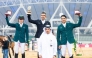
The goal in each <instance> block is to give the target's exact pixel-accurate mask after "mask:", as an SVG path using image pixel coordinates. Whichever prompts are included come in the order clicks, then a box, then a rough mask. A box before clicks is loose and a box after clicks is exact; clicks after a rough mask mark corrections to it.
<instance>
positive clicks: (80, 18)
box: [72, 14, 82, 28]
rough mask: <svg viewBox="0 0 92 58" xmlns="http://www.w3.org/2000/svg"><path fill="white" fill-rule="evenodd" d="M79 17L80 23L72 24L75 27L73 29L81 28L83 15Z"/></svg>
mask: <svg viewBox="0 0 92 58" xmlns="http://www.w3.org/2000/svg"><path fill="white" fill-rule="evenodd" d="M78 17H79V21H78V23H77V24H72V25H73V28H75V27H80V26H81V23H82V15H81V14H80V15H78Z"/></svg>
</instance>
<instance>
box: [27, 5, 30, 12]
mask: <svg viewBox="0 0 92 58" xmlns="http://www.w3.org/2000/svg"><path fill="white" fill-rule="evenodd" d="M27 10H28V11H27V14H31V6H28V8H27Z"/></svg>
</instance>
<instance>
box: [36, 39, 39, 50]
mask: <svg viewBox="0 0 92 58" xmlns="http://www.w3.org/2000/svg"><path fill="white" fill-rule="evenodd" d="M36 40H37V51H39V48H38V46H39V38H36Z"/></svg>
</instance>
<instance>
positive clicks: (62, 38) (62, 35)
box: [57, 17, 82, 45]
mask: <svg viewBox="0 0 92 58" xmlns="http://www.w3.org/2000/svg"><path fill="white" fill-rule="evenodd" d="M81 22H82V17H79V22H78V23H77V24H73V23H66V27H64V26H63V24H61V25H59V26H58V29H57V42H58V45H65V44H66V43H67V41H68V42H69V43H74V42H75V39H74V36H73V29H74V28H75V27H79V26H81Z"/></svg>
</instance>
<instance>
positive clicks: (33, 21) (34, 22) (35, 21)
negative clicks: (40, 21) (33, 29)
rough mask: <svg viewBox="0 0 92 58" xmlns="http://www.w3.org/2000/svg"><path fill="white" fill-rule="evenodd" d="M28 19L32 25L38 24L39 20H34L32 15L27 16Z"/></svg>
mask: <svg viewBox="0 0 92 58" xmlns="http://www.w3.org/2000/svg"><path fill="white" fill-rule="evenodd" d="M27 17H28V21H29V22H30V23H33V24H37V20H32V19H31V15H30V14H27Z"/></svg>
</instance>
